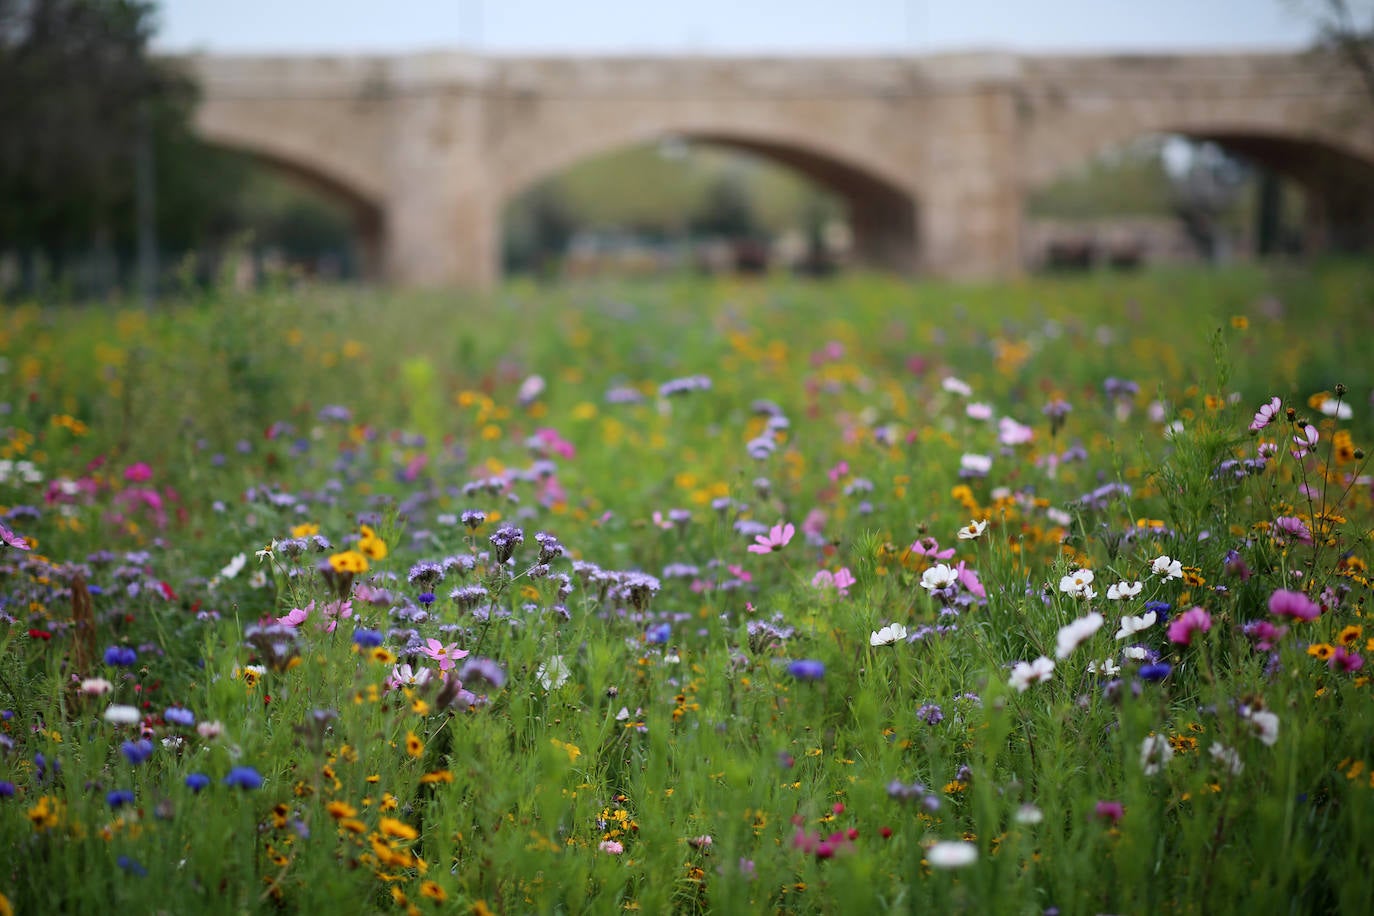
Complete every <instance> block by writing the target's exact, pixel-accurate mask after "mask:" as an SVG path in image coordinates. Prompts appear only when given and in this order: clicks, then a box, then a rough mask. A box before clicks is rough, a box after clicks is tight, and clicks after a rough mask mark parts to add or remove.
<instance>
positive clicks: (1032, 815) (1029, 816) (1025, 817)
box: [1012, 802, 1045, 826]
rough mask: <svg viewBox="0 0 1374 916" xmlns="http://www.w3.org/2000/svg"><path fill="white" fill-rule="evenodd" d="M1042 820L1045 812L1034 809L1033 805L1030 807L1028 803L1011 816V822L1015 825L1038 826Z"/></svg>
mask: <svg viewBox="0 0 1374 916" xmlns="http://www.w3.org/2000/svg"><path fill="white" fill-rule="evenodd" d="M1044 819H1045V812H1043V811H1041V810H1040V809H1039V808H1037V807H1035V805H1032V804H1031V803H1030V802H1027V803H1026V804H1024V805H1022V806H1021V807H1019V808H1017V809H1016V813H1015V814H1013V815H1012V820H1014V821H1016V823H1018V824H1025V825H1027V826H1030V825H1031V824H1038V823H1040V822H1041V821H1043V820H1044Z"/></svg>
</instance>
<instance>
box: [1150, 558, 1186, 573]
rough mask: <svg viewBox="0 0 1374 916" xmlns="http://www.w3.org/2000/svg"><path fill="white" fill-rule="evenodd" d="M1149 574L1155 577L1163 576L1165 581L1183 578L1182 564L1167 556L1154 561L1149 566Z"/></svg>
mask: <svg viewBox="0 0 1374 916" xmlns="http://www.w3.org/2000/svg"><path fill="white" fill-rule="evenodd" d="M1150 572H1152V573H1154V574H1155V575H1156V576H1163V577H1164V578H1166V579H1182V578H1183V562H1182V561H1181V560H1173V559H1170V558H1169V556H1168V554H1165V555H1164V556H1162V557H1159V558H1158V559H1156V560H1155V561H1154V562H1153V563H1151V564H1150Z"/></svg>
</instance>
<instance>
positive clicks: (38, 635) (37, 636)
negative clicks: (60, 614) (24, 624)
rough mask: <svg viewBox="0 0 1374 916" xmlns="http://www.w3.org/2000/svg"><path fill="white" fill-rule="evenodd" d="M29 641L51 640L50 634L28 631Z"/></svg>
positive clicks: (43, 631)
mask: <svg viewBox="0 0 1374 916" xmlns="http://www.w3.org/2000/svg"><path fill="white" fill-rule="evenodd" d="M29 638H30V639H43V640H47V639H52V634H51V633H49V632H48V631H47V630H29Z"/></svg>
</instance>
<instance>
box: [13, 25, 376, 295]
mask: <svg viewBox="0 0 1374 916" xmlns="http://www.w3.org/2000/svg"><path fill="white" fill-rule="evenodd" d="M156 26H157V22H156V5H155V4H154V3H153V2H151V0H0V87H3V88H2V89H0V293H3V292H5V288H6V287H9V288H10V290H11V291H13V290H15V289H18V290H20V291H23V292H32V291H35V290H38V289H41V288H43V287H44V286H45V285H48V284H53V283H57V284H60V285H61V286H62V288H63V290H64V291H65V292H67V293H69V294H74V295H78V296H91V295H107V294H108V293H109V292H111V291H113V290H115V289H118V288H126V289H127V288H129V287H131V286H132V285H133V283H134V277H135V273H136V271H135V268H136V264H137V262H138V255H139V243H140V238H139V234H140V231H142V232H143V233H144V234H145V238H144V240H143V244H144V247H145V249H146V247H147V246H148V245H150V244H151V245H153V246H155V247H154V250H153V252H152V254H155V255H156V256H159V258H160V260H161V262H162V263H163V264H164V265H170V266H173V267H174V268H175V269H177V270H178V271H179V272H180V273H182V274H184V275H185V274H189V275H190V276H191V277H192V278H197V277H198V278H200V279H205V278H206V277H207V275H209V274H211V273H212V272H213V271H214V270H215V261H216V257H215V256H216V255H217V254H220V253H223V252H224V251H225V250H226V249H227V248H228V247H229V246H231V245H233V244H236V242H238V241H239V240H241V239H242V232H243V230H244V227H245V226H253V227H254V228H255V236H256V237H255V239H254V244H256V245H259V246H261V245H278V246H281V247H283V248H286V249H287V250H289V251H295V252H301V251H303V252H305V253H307V254H308V253H311V252H316V253H318V252H319V251H320V250H323V249H331V248H340V247H342V248H343V249H347V248H348V246H349V245H350V235H351V227H350V226H349V225H348V222H347V218H346V217H344V216H342V215H340V213H339V212H337V211H336V210H335V209H334V208H331V207H330V206H328V205H327V204H325V203H322V202H319V201H315V200H313V199H311V198H309V197H300V196H299V195H296V194H294V193H293V192H291V191H290V190H288V188H287V186H284V185H282V183H281V182H274V181H273V180H271V179H270V178H269V177H266V176H264V175H263V174H262V173H261V172H260V171H259V170H258V169H257V167H256V166H255V164H254V163H253V162H252V161H251V160H250V159H248V158H247V157H244V156H241V155H239V154H235V153H232V152H230V151H227V150H222V149H216V148H214V147H210V146H207V145H206V144H203V143H201V142H200V141H199V140H197V139H196V138H195V136H194V135H193V134H192V132H191V128H190V118H191V115H192V112H193V110H194V106H195V104H196V101H197V92H196V87H195V86H194V85H193V83H192V82H191V81H190V80H189V79H188V78H187V77H186V76H185V75H183V74H181V73H179V72H178V71H177V70H176V68H175V67H174V66H173V65H171V64H169V63H168V62H165V61H162V60H159V59H157V58H154V57H153V56H152V55H150V53H149V50H148V45H149V41H150V40H151V38H152V36H153V34H154V33H155V31H156ZM141 169H142V170H143V184H142V186H141V185H140V177H139V176H140V170H141ZM140 197H141V199H140ZM140 205H142V207H143V211H142V213H141V214H140ZM188 253H194V254H193V255H192V259H191V260H190V261H188V260H187V259H186V258H187V255H188ZM145 254H148V252H146V251H145ZM153 279H154V281H156V279H157V278H156V277H154V278H153Z"/></svg>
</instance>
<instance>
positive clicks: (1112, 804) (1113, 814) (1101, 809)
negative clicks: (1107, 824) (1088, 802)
mask: <svg viewBox="0 0 1374 916" xmlns="http://www.w3.org/2000/svg"><path fill="white" fill-rule="evenodd" d="M1093 813H1094V814H1096V815H1097V816H1098V817H1100V818H1102V819H1103V820H1104V821H1111V822H1112V823H1113V824H1115V823H1116V822H1117V821H1119V820H1121V819H1122V818H1123V817H1125V816H1126V807H1125V806H1124V805H1122V804H1121V802H1119V801H1100V802H1098V803H1097V806H1096V807H1095V808H1094V809H1093Z"/></svg>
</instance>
